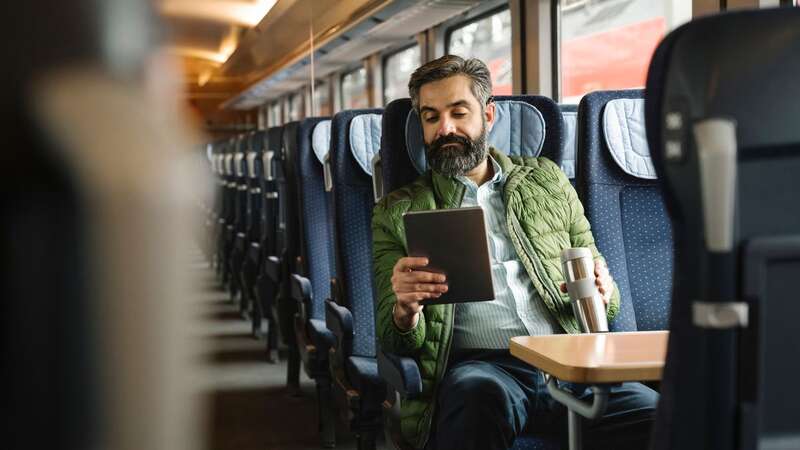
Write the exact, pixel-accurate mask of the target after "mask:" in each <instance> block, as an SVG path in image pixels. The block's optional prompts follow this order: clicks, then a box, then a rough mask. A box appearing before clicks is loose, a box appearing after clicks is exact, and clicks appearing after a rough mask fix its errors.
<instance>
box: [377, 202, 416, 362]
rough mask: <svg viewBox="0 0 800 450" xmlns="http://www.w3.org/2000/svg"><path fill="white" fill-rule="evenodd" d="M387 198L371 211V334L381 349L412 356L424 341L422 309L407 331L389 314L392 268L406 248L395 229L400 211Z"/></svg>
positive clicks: (392, 301) (391, 293)
mask: <svg viewBox="0 0 800 450" xmlns="http://www.w3.org/2000/svg"><path fill="white" fill-rule="evenodd" d="M389 200H390V198H384V199H383V200H381V202H380V203H378V204H377V205H376V206H375V209H374V210H373V212H372V262H373V270H374V274H375V287H376V295H377V298H376V302H377V305H376V313H375V320H376V323H375V334H376V335H377V338H378V343H379V344H380V346H381V348H382V349H383V350H385V351H387V352H390V353H395V354H398V355H401V356H413V355H415V354H416V353H417V351H418V350H419V349H420V347H422V343H423V342H425V313H424V312H423V313H420V317H419V322H417V326H416V327H414V328H412V329H411V330H408V331H403V330H400V329H399V328H398V327H397V325H395V323H394V320H393V318H392V307H393V306H394V304H395V302H396V301H397V299H396V298H395V295H394V291H393V290H392V269H393V268H394V265H395V264H396V263H397V260H399V259H400V258H402V257H404V256H406V250H405V245H404V243H403V239H402V237H401V236H400V232H399V224H400V220H401V213H399V212H398V205H397V204H396V203H395V204H394V205H393V207H392V208H390V207H389V206H388V204H389ZM401 201H406V202H408V200H401ZM409 203H410V202H409Z"/></svg>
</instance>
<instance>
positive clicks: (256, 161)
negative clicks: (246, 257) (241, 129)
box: [245, 131, 266, 241]
mask: <svg viewBox="0 0 800 450" xmlns="http://www.w3.org/2000/svg"><path fill="white" fill-rule="evenodd" d="M265 134H266V132H265V131H256V132H254V133H253V134H252V135H251V136H250V140H249V145H248V149H247V154H246V156H245V160H246V166H247V188H248V194H247V198H248V206H247V235H248V239H250V240H256V241H257V240H258V239H259V233H260V231H261V205H262V204H263V193H262V192H261V178H262V174H263V168H262V160H261V157H262V156H263V154H264V135H265Z"/></svg>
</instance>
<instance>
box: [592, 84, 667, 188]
mask: <svg viewBox="0 0 800 450" xmlns="http://www.w3.org/2000/svg"><path fill="white" fill-rule="evenodd" d="M603 132H604V134H605V140H606V145H607V146H608V150H609V151H610V152H611V157H612V158H613V159H614V161H615V162H616V163H617V165H618V166H619V167H620V169H622V171H623V172H625V173H627V174H628V175H631V176H634V177H636V178H644V179H647V180H655V179H656V178H657V177H656V169H655V167H653V161H652V160H651V159H650V147H648V146H647V134H645V133H646V132H645V126H644V99H641V98H636V99H633V98H619V99H616V100H611V101H610V102H608V103H606V107H605V110H604V111H603Z"/></svg>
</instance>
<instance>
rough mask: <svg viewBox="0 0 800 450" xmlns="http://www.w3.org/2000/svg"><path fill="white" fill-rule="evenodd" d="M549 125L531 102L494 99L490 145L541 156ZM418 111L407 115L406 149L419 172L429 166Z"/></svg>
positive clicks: (517, 154) (507, 150) (522, 154)
mask: <svg viewBox="0 0 800 450" xmlns="http://www.w3.org/2000/svg"><path fill="white" fill-rule="evenodd" d="M545 132H546V126H545V122H544V117H542V113H541V112H539V110H538V109H536V107H534V106H533V105H531V104H529V103H525V102H521V101H518V100H501V101H496V102H495V121H494V126H492V129H491V130H490V131H489V137H488V141H489V145H490V146H492V147H494V148H496V149H497V150H500V151H502V152H505V153H506V154H509V155H516V156H539V153H540V152H541V151H542V145H544V138H545ZM424 142H425V141H424V139H423V135H422V125H421V124H420V119H419V115H418V114H417V111H416V110H414V109H412V110H411V111H409V112H408V117H407V118H406V149H407V150H408V156H409V158H411V163H412V164H413V165H414V167H415V168H416V169H417V171H418V172H419V173H423V172H425V171H426V170H427V169H428V163H427V161H426V158H425V144H424Z"/></svg>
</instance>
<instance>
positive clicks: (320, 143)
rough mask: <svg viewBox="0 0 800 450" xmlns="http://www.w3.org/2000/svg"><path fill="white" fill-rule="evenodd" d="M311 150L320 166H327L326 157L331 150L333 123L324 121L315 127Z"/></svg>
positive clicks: (312, 134) (312, 133)
mask: <svg viewBox="0 0 800 450" xmlns="http://www.w3.org/2000/svg"><path fill="white" fill-rule="evenodd" d="M311 148H312V149H313V150H314V154H315V155H316V156H317V160H318V161H319V163H320V164H325V155H327V154H328V150H330V148H331V121H330V119H328V120H323V121H321V122H319V123H317V124H316V125H315V126H314V131H312V132H311Z"/></svg>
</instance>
